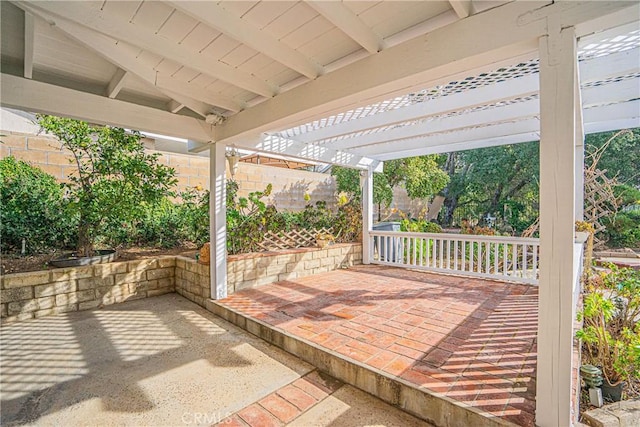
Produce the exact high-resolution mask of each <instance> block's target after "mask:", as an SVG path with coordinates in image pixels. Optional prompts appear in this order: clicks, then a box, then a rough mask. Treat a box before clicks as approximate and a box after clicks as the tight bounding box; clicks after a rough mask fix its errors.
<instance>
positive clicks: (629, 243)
mask: <svg viewBox="0 0 640 427" xmlns="http://www.w3.org/2000/svg"><path fill="white" fill-rule="evenodd" d="M603 224H604V226H605V227H606V230H605V231H604V237H605V238H606V239H607V244H608V245H609V246H611V247H614V248H621V247H627V248H639V247H640V209H639V210H629V211H626V212H619V213H618V214H616V215H614V216H612V217H608V218H604V220H603Z"/></svg>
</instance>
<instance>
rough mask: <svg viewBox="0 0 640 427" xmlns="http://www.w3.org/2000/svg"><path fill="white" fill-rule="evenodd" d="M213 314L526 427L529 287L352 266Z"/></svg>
mask: <svg viewBox="0 0 640 427" xmlns="http://www.w3.org/2000/svg"><path fill="white" fill-rule="evenodd" d="M216 305H218V306H219V307H221V308H223V309H228V310H232V312H233V316H236V314H241V315H242V316H245V317H246V318H248V319H257V320H258V321H260V322H263V323H264V324H266V325H268V326H269V327H271V328H273V329H274V330H276V331H282V332H283V333H284V334H287V336H289V337H294V338H297V339H299V340H302V341H305V342H306V343H310V344H311V345H313V346H316V347H318V348H321V349H325V350H327V352H328V353H330V354H337V355H339V356H340V357H343V358H346V359H347V360H351V361H354V363H355V364H356V365H358V366H363V367H365V368H369V369H370V370H371V371H374V372H378V373H379V372H382V373H383V374H384V375H386V376H387V377H389V378H391V379H394V378H399V379H401V380H402V381H403V382H402V384H406V383H409V384H411V385H412V386H414V387H416V388H419V389H420V390H424V391H425V392H427V393H430V394H431V395H433V396H436V397H443V398H444V399H447V400H448V401H453V402H454V403H455V404H457V405H459V406H462V407H465V408H472V409H471V411H473V412H475V413H480V414H482V415H483V416H485V417H488V418H492V419H494V420H496V421H499V422H500V421H503V422H507V423H514V424H516V425H521V426H533V425H534V411H535V378H536V369H535V368H536V333H537V320H538V298H537V287H535V286H529V285H518V284H508V283H503V282H497V281H490V280H481V279H471V278H462V277H455V276H447V275H440V274H429V273H424V272H416V271H408V270H405V269H398V268H391V267H380V266H359V267H355V268H350V269H348V270H341V271H333V272H328V273H322V274H318V275H314V276H309V277H305V278H301V279H297V280H289V281H283V282H278V283H274V284H270V285H265V286H261V287H259V288H255V289H249V290H243V291H241V292H238V293H235V294H233V295H232V296H230V297H229V298H227V299H224V300H220V301H216ZM216 312H217V311H216ZM429 416H430V415H429V414H427V417H429ZM445 422H447V421H446V420H445Z"/></svg>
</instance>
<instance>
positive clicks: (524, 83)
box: [296, 75, 538, 142]
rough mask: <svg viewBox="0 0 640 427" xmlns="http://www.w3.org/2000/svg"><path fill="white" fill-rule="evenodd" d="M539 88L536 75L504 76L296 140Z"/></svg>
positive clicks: (357, 129)
mask: <svg viewBox="0 0 640 427" xmlns="http://www.w3.org/2000/svg"><path fill="white" fill-rule="evenodd" d="M537 91H538V76H537V75H528V76H523V77H520V78H518V79H513V80H507V81H505V82H500V83H496V84H494V85H490V86H484V87H480V88H478V89H474V90H471V91H467V92H463V93H455V94H452V95H448V96H444V97H441V98H437V99H433V100H429V101H426V102H419V103H416V104H412V105H408V106H406V107H402V108H396V109H394V110H388V111H385V112H384V113H381V114H374V115H371V116H365V117H362V118H359V119H354V120H349V121H346V122H342V123H338V124H336V125H332V126H327V127H323V128H320V129H318V130H314V131H311V132H306V133H303V134H301V135H298V136H296V139H297V140H298V141H302V142H311V141H319V140H323V139H328V138H333V137H336V136H340V135H346V134H349V133H354V132H360V131H363V130H367V129H373V128H377V127H382V126H388V125H392V124H395V123H402V122H407V121H411V120H417V119H420V118H423V117H429V116H437V115H440V114H446V113H449V112H453V111H457V110H460V109H466V108H473V107H476V106H480V105H486V104H489V103H492V102H498V101H501V100H506V99H512V98H516V97H521V96H528V95H533V94H535V93H536V92H537Z"/></svg>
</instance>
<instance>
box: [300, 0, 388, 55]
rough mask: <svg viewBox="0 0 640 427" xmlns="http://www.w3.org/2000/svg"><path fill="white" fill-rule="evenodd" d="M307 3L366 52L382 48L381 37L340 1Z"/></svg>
mask: <svg viewBox="0 0 640 427" xmlns="http://www.w3.org/2000/svg"><path fill="white" fill-rule="evenodd" d="M307 4H308V5H309V6H311V7H312V8H313V9H314V10H315V11H316V12H318V13H319V14H320V15H322V16H324V17H325V18H326V19H327V20H328V21H329V22H331V23H332V24H333V25H335V26H336V27H338V28H339V29H340V30H341V31H342V32H343V33H345V34H346V35H347V36H349V37H350V38H351V39H353V40H354V41H355V42H356V43H358V44H359V45H360V46H362V47H363V48H364V49H366V50H367V52H369V53H377V52H380V51H381V50H382V49H384V41H383V40H382V38H381V37H380V36H378V35H377V34H376V33H374V32H373V30H372V29H371V28H369V27H367V25H366V24H365V23H364V22H363V21H362V19H360V18H359V17H358V15H356V14H355V13H353V12H352V11H351V9H349V8H347V7H346V6H345V5H343V4H342V2H338V1H309V2H307Z"/></svg>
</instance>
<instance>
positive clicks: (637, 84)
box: [323, 74, 640, 154]
mask: <svg viewBox="0 0 640 427" xmlns="http://www.w3.org/2000/svg"><path fill="white" fill-rule="evenodd" d="M535 76H536V77H537V76H538V75H537V74H536V75H535ZM638 88H640V79H638V78H634V79H629V80H623V81H620V82H614V83H609V84H605V85H602V86H593V87H588V88H586V89H584V90H583V91H582V92H583V94H582V97H583V100H584V102H583V104H584V106H585V107H586V108H587V113H586V114H587V119H585V120H587V121H588V122H590V121H592V120H598V119H599V120H600V121H602V115H603V114H606V115H611V114H623V116H619V118H624V117H628V116H629V114H633V109H634V106H636V102H627V101H628V99H629V98H634V97H637V93H638ZM634 94H636V95H634ZM602 105H605V107H601V108H595V109H592V108H591V107H598V106H602ZM539 111H540V109H539V101H538V100H537V99H534V100H530V101H523V102H521V103H519V104H514V105H506V106H502V107H495V108H491V109H488V110H481V111H476V112H471V113H467V114H461V115H458V116H453V117H445V118H442V119H436V120H432V121H428V122H425V123H422V124H416V125H412V126H405V127H401V128H396V129H391V130H388V131H383V132H378V133H372V134H368V135H362V136H359V137H354V138H346V139H344V140H340V141H336V142H333V143H327V144H323V145H324V146H326V147H329V148H333V149H340V150H346V149H351V150H353V151H354V152H364V151H366V152H368V153H370V154H378V153H379V152H380V151H385V150H397V149H398V148H397V147H398V144H397V142H398V141H402V140H407V139H413V140H414V141H422V140H418V139H416V138H418V137H420V136H423V137H425V138H426V139H425V140H429V139H431V138H434V139H437V140H440V141H443V142H444V141H446V140H448V139H449V138H451V137H455V135H457V133H455V132H454V133H449V134H446V135H443V136H439V135H438V134H439V133H442V132H447V131H452V130H460V131H464V132H473V130H472V129H471V128H472V127H473V126H481V125H487V124H490V123H499V122H505V121H514V120H520V121H521V120H522V119H523V118H526V117H533V116H537V115H539ZM596 111H598V114H601V115H600V116H595V114H596V113H595V112H596ZM612 119H616V117H612ZM488 128H491V127H490V126H489V127H488ZM477 132H480V131H477ZM472 139H477V138H472ZM456 142H457V141H456ZM414 144H419V142H414Z"/></svg>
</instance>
